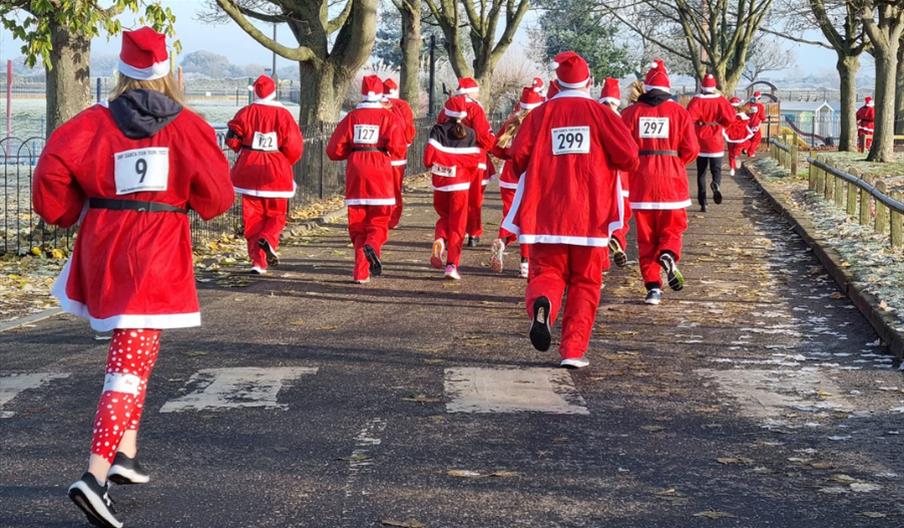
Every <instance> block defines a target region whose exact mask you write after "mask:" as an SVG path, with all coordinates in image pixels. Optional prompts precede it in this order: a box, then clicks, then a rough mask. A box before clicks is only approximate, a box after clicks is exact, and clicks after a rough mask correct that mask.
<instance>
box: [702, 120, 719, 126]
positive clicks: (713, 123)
mask: <svg viewBox="0 0 904 528" xmlns="http://www.w3.org/2000/svg"><path fill="white" fill-rule="evenodd" d="M697 126H721V125H719V123H717V122H715V121H697Z"/></svg>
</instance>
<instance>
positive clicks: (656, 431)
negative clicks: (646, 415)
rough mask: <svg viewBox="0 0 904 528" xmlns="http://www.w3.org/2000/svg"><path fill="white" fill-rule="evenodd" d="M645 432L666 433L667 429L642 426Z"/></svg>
mask: <svg viewBox="0 0 904 528" xmlns="http://www.w3.org/2000/svg"><path fill="white" fill-rule="evenodd" d="M640 428H641V429H643V430H644V431H649V432H651V433H658V432H659V431H665V427H663V426H661V425H642V426H640Z"/></svg>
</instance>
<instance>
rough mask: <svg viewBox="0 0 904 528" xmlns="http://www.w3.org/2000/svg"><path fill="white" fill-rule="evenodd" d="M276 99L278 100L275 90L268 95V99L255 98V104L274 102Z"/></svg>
mask: <svg viewBox="0 0 904 528" xmlns="http://www.w3.org/2000/svg"><path fill="white" fill-rule="evenodd" d="M274 99H276V90H273V92H272V93H271V94H270V95H268V96H267V97H255V98H254V101H253V102H255V103H263V102H267V101H272V100H274Z"/></svg>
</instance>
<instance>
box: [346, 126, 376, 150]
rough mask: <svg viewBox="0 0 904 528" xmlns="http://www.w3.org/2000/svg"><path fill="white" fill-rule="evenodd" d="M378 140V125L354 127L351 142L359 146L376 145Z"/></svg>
mask: <svg viewBox="0 0 904 528" xmlns="http://www.w3.org/2000/svg"><path fill="white" fill-rule="evenodd" d="M379 139H380V125H355V137H354V139H353V140H352V141H353V142H355V143H357V144H359V145H376V144H377V141H379Z"/></svg>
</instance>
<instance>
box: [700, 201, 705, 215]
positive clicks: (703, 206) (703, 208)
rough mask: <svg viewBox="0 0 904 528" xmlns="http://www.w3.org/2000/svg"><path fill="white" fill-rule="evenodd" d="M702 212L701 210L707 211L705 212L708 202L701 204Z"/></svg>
mask: <svg viewBox="0 0 904 528" xmlns="http://www.w3.org/2000/svg"><path fill="white" fill-rule="evenodd" d="M700 212H701V213H705V212H706V204H705V203H702V204H700Z"/></svg>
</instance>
